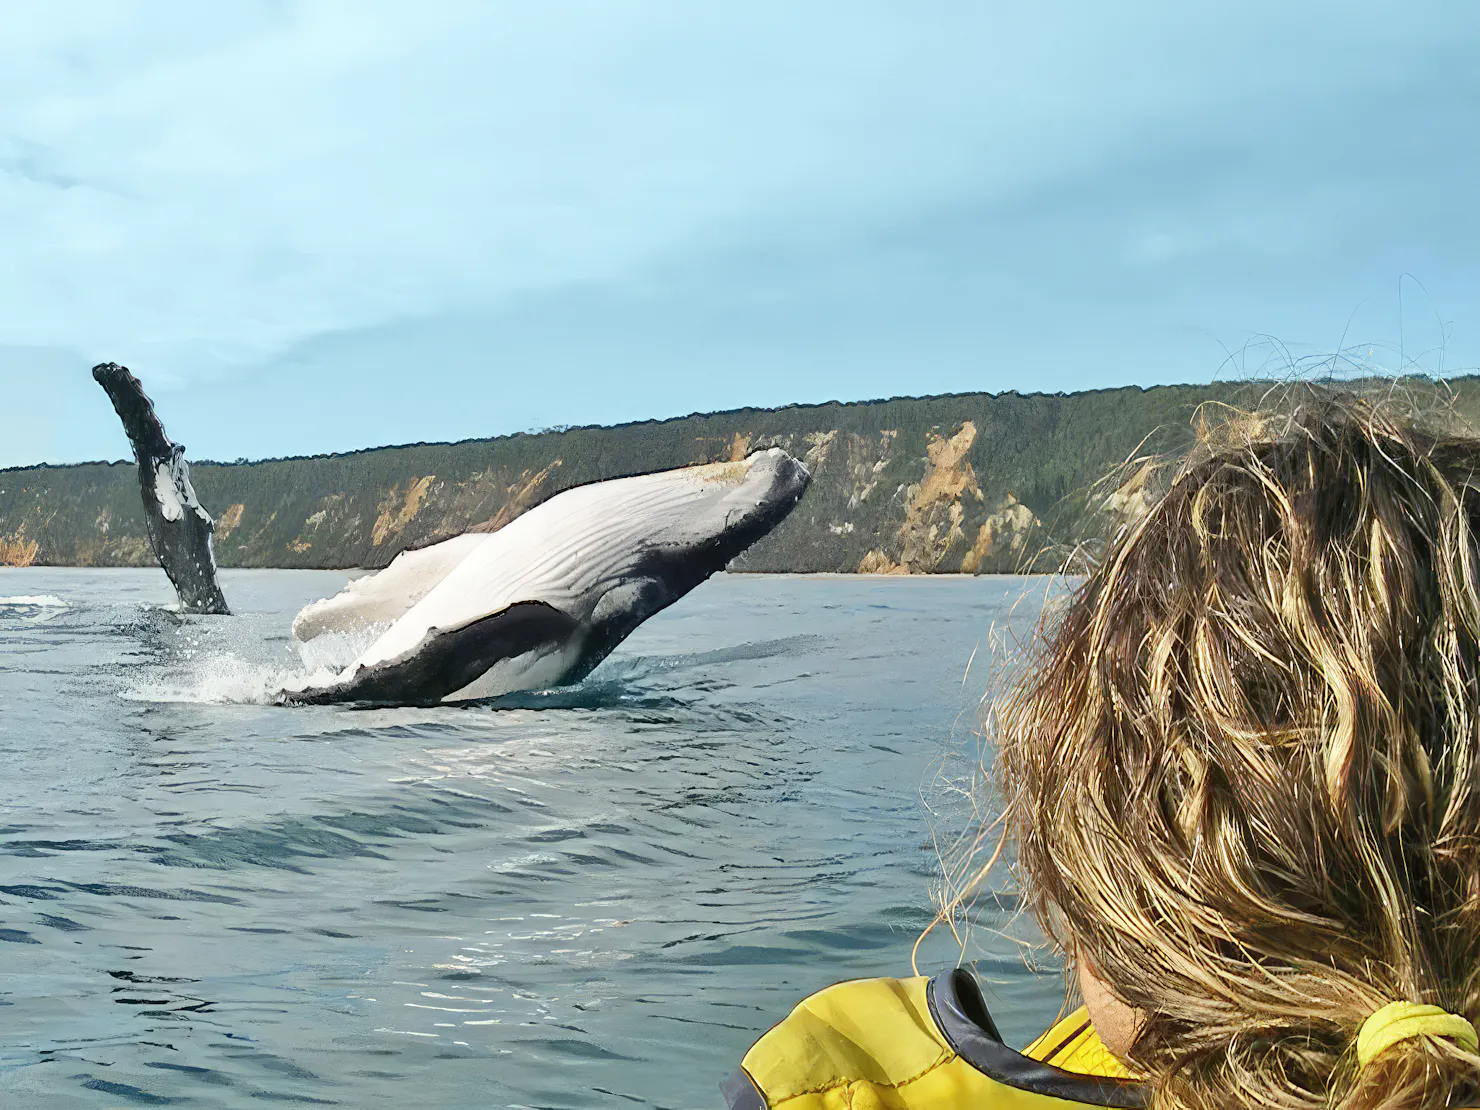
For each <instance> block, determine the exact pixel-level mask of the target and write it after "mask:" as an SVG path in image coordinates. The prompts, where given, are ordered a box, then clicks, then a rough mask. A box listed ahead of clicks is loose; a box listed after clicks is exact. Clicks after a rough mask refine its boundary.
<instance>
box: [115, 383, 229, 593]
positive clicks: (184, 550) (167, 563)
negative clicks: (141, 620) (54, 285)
mask: <svg viewBox="0 0 1480 1110" xmlns="http://www.w3.org/2000/svg"><path fill="white" fill-rule="evenodd" d="M92 375H93V377H94V378H95V379H97V382H98V384H99V385H101V386H102V387H103V388H104V389H105V390H107V392H108V399H109V400H110V401H112V402H113V409H114V411H115V412H117V413H118V418H119V419H120V420H122V421H123V430H124V432H125V433H126V434H127V435H128V441H129V443H130V444H131V445H132V446H133V449H134V459H135V461H137V463H138V465H139V492H140V493H141V494H142V495H143V497H144V523H145V526H146V528H147V529H148V532H149V544H150V546H151V547H153V548H154V557H155V558H156V559H158V560H159V565H160V566H162V567H163V568H164V572H165V574H167V575H169V579H170V582H171V583H173V585H174V587H175V593H177V594H178V595H179V596H180V607H181V608H182V609H184V610H185V612H187V613H229V612H230V611H231V610H230V609H228V608H227V607H226V597H225V595H224V594H222V593H221V586H220V585H219V584H218V583H217V581H216V557H215V554H214V552H213V551H212V550H211V533H212V530H213V529H214V528H215V524H216V522H215V521H214V520H212V519H211V514H210V513H208V512H206V511H205V509H203V508H202V507H201V504H200V501H199V499H197V498H196V496H195V489H194V487H193V486H191V484H190V467H189V466H188V465H187V464H186V462H185V447H184V445H183V444H178V443H171V442H170V437H169V436H167V435H165V434H164V425H163V424H161V423H160V422H159V417H158V416H156V415H155V413H154V403H153V402H152V401H150V400H149V398H148V397H147V396H145V394H144V387H143V386H142V385H141V384H140V383H139V379H138V378H136V377H134V376H133V375H132V374H130V373H129V372H128V369H127V368H126V367H123V366H119V365H118V364H117V363H116V362H104V363H99V364H98V365H97V366H94V367H93V368H92Z"/></svg>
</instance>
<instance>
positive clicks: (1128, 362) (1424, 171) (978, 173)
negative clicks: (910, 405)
mask: <svg viewBox="0 0 1480 1110" xmlns="http://www.w3.org/2000/svg"><path fill="white" fill-rule="evenodd" d="M1477 56H1480V5H1475V4H1473V3H1470V2H1468V0H1454V2H1431V3H1419V2H1415V0H1400V2H1391V3H1389V2H1382V3H1377V2H1370V0H1341V2H1339V3H1324V2H1320V0H1305V2H1302V3H1300V4H1291V3H1289V2H1288V0H1240V2H1238V3H1232V2H1227V3H1225V2H1222V0H1219V2H1212V0H1209V2H1207V3H1202V4H1188V3H1185V2H1184V0H1175V2H1172V0H1123V2H1122V3H1118V4H1106V3H1103V2H1101V0H1057V2H1055V3H1052V4H1047V3H1040V4H1027V3H1022V2H1016V3H1010V4H1009V3H1001V2H998V0H962V2H954V0H936V2H934V3H931V4H928V5H919V4H901V3H897V2H891V3H883V2H875V0H809V2H806V3H798V2H797V0H706V2H705V3H702V4H699V3H693V2H692V0H591V2H586V3H583V2H576V0H541V2H540V3H538V4H530V3H526V2H513V0H466V2H460V0H418V2H416V3H410V2H405V0H398V2H395V3H389V2H387V3H381V2H376V0H352V2H344V3H336V2H331V0H321V2H304V3H294V2H288V0H272V2H266V0H264V2H259V3H236V2H232V0H217V2H214V3H212V4H210V5H201V4H199V3H197V2H195V0H180V2H171V0H153V2H151V3H149V4H147V5H141V4H137V3H133V2H131V0H124V2H119V3H116V4H110V3H106V2H104V0H87V2H83V0H57V2H54V3H50V4H46V5H40V4H36V5H19V6H15V7H13V8H11V9H9V10H7V12H6V16H5V27H4V33H3V34H0V233H3V234H0V243H3V245H4V247H3V249H0V412H3V413H4V414H5V416H6V419H5V420H4V421H3V425H0V426H3V435H0V466H9V465H21V464H28V463H33V462H37V461H49V462H71V461H79V460H84V459H98V458H121V457H123V456H124V455H126V454H127V443H126V441H125V440H124V438H123V434H122V431H121V429H120V428H119V425H118V423H117V421H116V419H115V418H114V416H113V413H112V410H111V408H110V407H109V405H108V402H107V399H106V397H105V396H104V394H103V392H102V390H101V389H99V388H98V387H97V386H96V385H95V384H94V383H93V381H92V379H91V377H90V375H89V374H88V368H89V367H90V366H91V365H92V364H93V363H94V362H98V361H103V360H111V361H117V362H122V363H124V364H126V365H128V366H130V367H131V368H132V369H133V370H134V371H135V373H137V374H138V375H139V377H140V378H141V379H142V380H143V382H144V383H145V386H146V388H147V389H148V391H149V392H150V394H151V395H152V396H153V397H154V400H155V402H156V405H157V407H158V409H159V412H160V415H161V416H162V418H163V419H164V422H165V425H166V427H167V429H168V430H169V431H170V433H171V435H172V436H173V437H174V438H175V439H176V440H177V441H179V442H183V443H185V444H186V445H187V447H188V449H189V451H190V455H191V457H192V458H197V459H200V458H213V459H223V460H230V459H234V458H238V457H247V458H261V457H270V456H280V455H297V454H312V453H318V452H324V451H342V450H353V449H356V448H361V447H368V446H374V445H378V444H384V443H402V442H414V441H418V440H452V439H462V438H469V437H480V436H489V435H498V434H504V433H509V432H516V431H521V430H534V429H540V428H545V427H550V426H557V425H570V424H590V423H616V422H623V421H629V420H638V419H646V418H650V417H668V416H677V415H683V414H686V413H690V412H695V411H712V410H717V409H726V408H735V407H741V406H748V405H755V406H774V405H781V404H788V403H794V402H804V403H810V402H820V401H827V400H833V399H837V400H858V399H867V398H874V397H888V396H898V395H921V394H929V393H941V392H955V391H968V390H970V391H975V390H986V391H990V392H999V391H1004V390H1019V391H1022V392H1030V391H1060V390H1063V391H1071V390H1079V389H1093V388H1101V387H1108V386H1121V385H1131V384H1135V385H1142V386H1147V385H1153V384H1158V383H1165V382H1187V381H1210V380H1212V379H1214V378H1220V377H1221V378H1229V377H1243V376H1249V375H1253V374H1260V373H1270V372H1274V373H1284V372H1285V369H1286V365H1287V363H1288V361H1289V360H1291V359H1296V360H1299V359H1303V358H1312V357H1319V356H1324V355H1328V354H1331V353H1333V352H1337V351H1346V352H1347V353H1348V355H1349V360H1350V361H1355V362H1358V363H1363V364H1366V365H1370V366H1372V367H1375V368H1378V369H1387V370H1397V369H1400V368H1405V367H1406V368H1408V369H1410V370H1417V371H1419V372H1425V373H1449V372H1464V371H1465V370H1469V369H1472V368H1475V367H1480V296H1477V294H1480V249H1477V248H1480V202H1477V198H1480V144H1477V142H1476V138H1475V136H1476V135H1477V134H1480V67H1476V66H1475V65H1474V64H1473V59H1474V58H1475V57H1477Z"/></svg>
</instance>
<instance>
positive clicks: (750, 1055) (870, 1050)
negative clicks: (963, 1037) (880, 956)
mask: <svg viewBox="0 0 1480 1110" xmlns="http://www.w3.org/2000/svg"><path fill="white" fill-rule="evenodd" d="M928 988H929V980H928V979H926V978H925V977H923V976H919V977H916V978H912V979H855V980H853V981H851V982H846V983H838V984H836V985H834V986H831V987H828V988H827V989H825V990H821V991H818V992H817V993H816V994H814V995H812V996H810V997H809V998H806V999H805V1000H803V1001H802V1002H800V1003H798V1004H797V1006H796V1008H795V1009H793V1010H792V1011H791V1013H790V1014H788V1015H787V1016H786V1018H784V1019H783V1020H782V1021H781V1022H779V1023H778V1024H777V1025H776V1026H774V1027H773V1028H772V1029H771V1030H770V1031H769V1032H768V1033H766V1034H765V1035H764V1036H763V1037H761V1039H760V1040H758V1041H757V1042H756V1043H755V1046H754V1047H753V1048H751V1050H750V1051H749V1052H747V1053H746V1054H745V1057H744V1059H743V1060H742V1061H741V1072H739V1073H737V1074H736V1075H735V1076H733V1077H732V1078H731V1080H730V1082H729V1083H728V1084H727V1085H726V1090H725V1093H726V1095H727V1096H729V1097H730V1099H731V1106H732V1107H733V1108H735V1110H761V1108H769V1107H773V1106H778V1105H780V1104H781V1103H783V1102H785V1103H787V1106H788V1110H811V1108H812V1107H817V1108H819V1110H820V1108H822V1107H830V1103H829V1101H828V1100H827V1097H826V1096H827V1094H828V1092H830V1091H835V1090H842V1091H847V1090H848V1088H850V1087H855V1086H857V1085H863V1086H873V1087H884V1088H894V1089H895V1090H898V1089H899V1088H901V1087H904V1086H907V1085H909V1084H910V1083H912V1082H915V1081H918V1080H919V1079H920V1078H922V1077H923V1076H926V1075H928V1074H929V1073H930V1072H931V1071H932V1070H933V1069H936V1068H939V1067H940V1066H942V1065H943V1064H945V1063H946V1062H948V1061H949V1060H950V1059H951V1057H952V1056H953V1053H952V1051H951V1048H950V1046H949V1045H948V1044H946V1042H945V1041H944V1039H943V1038H942V1037H941V1035H940V1033H939V1031H938V1030H937V1028H936V1026H935V1023H934V1022H933V1021H932V1020H930V1004H929V999H928ZM747 1081H748V1082H747ZM747 1086H748V1087H749V1088H750V1091H748V1092H747V1091H745V1090H744V1088H745V1087H747ZM737 1094H740V1095H749V1096H750V1097H749V1101H744V1100H741V1101H736V1095H737ZM796 1100H801V1101H796ZM841 1105H845V1106H846V1105H848V1103H847V1102H844V1103H842V1104H841Z"/></svg>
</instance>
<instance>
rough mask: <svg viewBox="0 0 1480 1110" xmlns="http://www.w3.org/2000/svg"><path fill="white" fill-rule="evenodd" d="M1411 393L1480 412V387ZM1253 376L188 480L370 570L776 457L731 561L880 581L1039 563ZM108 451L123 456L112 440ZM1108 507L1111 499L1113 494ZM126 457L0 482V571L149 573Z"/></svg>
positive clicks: (322, 559)
mask: <svg viewBox="0 0 1480 1110" xmlns="http://www.w3.org/2000/svg"><path fill="white" fill-rule="evenodd" d="M1411 384H1412V388H1414V389H1417V390H1420V391H1429V392H1433V393H1435V394H1438V393H1442V395H1443V396H1442V403H1444V404H1446V405H1448V406H1450V407H1452V408H1454V409H1455V410H1457V411H1458V412H1459V413H1460V414H1461V415H1470V414H1471V413H1480V379H1477V378H1472V377H1467V378H1456V379H1452V380H1451V381H1449V382H1447V383H1441V384H1437V385H1436V384H1435V383H1431V382H1428V381H1426V380H1424V379H1414V380H1411ZM1256 385H1257V383H1214V384H1211V385H1197V386H1160V387H1155V388H1151V389H1140V388H1135V387H1131V388H1125V389H1112V390H1098V391H1094V392H1086V393H1073V394H1029V395H1023V394H1018V393H1002V394H996V395H993V394H987V393H973V394H952V395H945V396H937V397H921V398H900V399H894V400H888V401H869V402H859V403H854V404H840V403H830V404H823V405H796V406H789V407H786V408H782V409H774V410H768V409H739V410H735V411H732V412H722V413H713V414H709V415H694V416H687V417H682V418H678V419H673V420H664V421H649V422H644V423H636V424H626V425H620V426H617V427H609V428H601V427H590V428H571V429H565V430H559V431H550V432H542V433H532V434H519V435H513V436H503V437H499V438H496V439H486V440H469V441H464V442H461V443H452V444H416V445H412V446H403V447H381V448H375V449H373V450H366V451H359V452H355V453H352V454H340V455H326V456H315V457H305V458H292V459H273V460H267V461H262V462H242V463H234V464H218V463H210V462H205V461H195V462H192V465H191V476H192V478H193V479H194V482H195V488H196V490H197V491H198V493H199V495H200V499H201V502H202V503H203V504H204V505H205V506H206V507H207V508H208V509H209V510H210V511H211V512H212V513H213V514H214V515H215V517H216V529H215V548H216V556H217V559H218V561H219V562H220V564H221V565H223V566H243V567H381V566H384V565H385V564H386V563H388V562H389V561H390V560H391V559H392V558H394V557H395V556H396V554H397V553H399V552H400V551H402V550H405V549H406V548H411V547H421V546H425V545H426V544H428V543H432V542H435V541H437V540H440V539H445V538H446V537H448V536H452V535H456V534H458V533H461V532H466V531H470V530H476V531H492V530H494V529H497V528H499V527H501V526H502V525H503V524H505V523H507V522H508V521H510V520H512V519H513V518H514V517H516V516H518V515H519V514H520V513H522V512H524V511H525V510H527V509H529V508H531V507H533V506H534V505H537V504H539V503H540V502H541V501H543V500H545V499H547V498H549V497H551V496H553V495H554V494H556V493H558V492H560V491H561V490H563V489H568V488H570V487H571V486H575V485H581V484H584V483H586V482H592V481H597V480H600V479H604V478H612V477H618V476H622V475H627V474H636V473H642V472H646V471H652V470H661V469H667V468H669V467H677V466H687V465H690V464H694V463H704V462H715V461H721V460H725V459H739V458H743V457H744V456H745V455H746V454H748V453H749V452H751V451H755V450H758V449H761V448H764V447H770V446H780V447H782V448H784V449H785V450H787V451H789V452H791V453H792V454H793V455H795V456H796V457H797V458H800V459H802V460H804V461H805V462H806V464H807V466H808V467H809V468H810V469H811V471H812V475H813V482H812V486H811V488H810V490H809V491H808V492H807V494H806V496H805V497H804V498H803V499H802V502H801V504H799V505H798V506H797V509H796V510H795V512H793V513H792V515H791V516H790V517H788V518H787V520H786V521H784V522H783V523H782V524H781V526H780V527H778V528H777V529H776V530H775V531H774V532H773V533H771V534H770V535H769V536H767V537H766V538H765V539H763V540H762V541H761V542H760V543H758V544H756V546H755V547H754V548H752V549H751V550H750V551H749V552H747V553H746V554H745V555H744V556H742V557H741V558H740V559H739V560H737V561H736V563H735V564H733V569H736V570H749V571H791V572H817V571H834V572H863V573H891V574H922V573H942V572H955V573H961V572H964V573H996V572H1008V573H1011V572H1017V571H1021V570H1025V569H1032V568H1035V567H1044V566H1047V565H1048V564H1049V563H1051V562H1053V558H1054V553H1055V552H1058V551H1061V550H1062V545H1063V544H1064V543H1065V542H1068V541H1069V540H1071V539H1072V538H1073V537H1074V536H1075V534H1076V531H1077V529H1078V526H1079V524H1080V517H1082V515H1083V513H1084V508H1085V505H1086V503H1087V502H1086V499H1087V497H1088V493H1089V490H1090V488H1091V486H1092V485H1093V484H1094V483H1095V482H1096V481H1097V480H1099V479H1100V478H1102V477H1103V476H1104V475H1105V474H1106V473H1107V472H1108V471H1109V470H1110V469H1111V468H1112V467H1114V466H1116V465H1118V464H1120V463H1122V462H1124V461H1125V459H1126V458H1127V457H1128V456H1130V455H1132V454H1134V453H1136V452H1137V450H1138V449H1139V448H1141V446H1142V445H1143V444H1144V445H1145V447H1146V448H1149V449H1152V450H1167V449H1174V448H1175V447H1177V446H1178V445H1179V444H1180V443H1182V442H1184V441H1185V439H1186V438H1187V436H1188V435H1189V429H1190V425H1191V420H1192V418H1193V415H1194V413H1195V411H1196V409H1197V406H1198V405H1200V404H1203V403H1204V402H1209V401H1212V402H1220V401H1221V402H1230V403H1240V402H1241V401H1244V402H1247V400H1248V398H1249V396H1250V393H1251V391H1253V390H1255V389H1256ZM118 440H119V443H118V447H119V449H120V450H121V449H122V447H123V445H124V439H123V435H122V433H121V432H120V433H119V437H118ZM1122 496H1123V495H1122ZM153 561H154V559H153V555H152V553H151V551H150V549H149V543H148V539H147V537H146V533H145V527H144V517H143V512H142V510H141V507H140V504H139V491H138V482H137V479H136V478H135V476H134V464H133V463H132V461H130V462H127V463H122V462H118V463H84V464H80V465H75V466H38V467H29V468H23V469H11V470H4V471H0V565H12V566H15V565H22V566H23V565H30V564H38V565H74V566H144V565H149V564H151V563H153Z"/></svg>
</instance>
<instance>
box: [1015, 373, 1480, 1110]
mask: <svg viewBox="0 0 1480 1110" xmlns="http://www.w3.org/2000/svg"><path fill="white" fill-rule="evenodd" d="M1160 490H1161V492H1160V493H1159V494H1158V495H1157V496H1156V497H1154V498H1153V499H1152V500H1151V501H1150V503H1149V507H1148V508H1147V509H1146V510H1145V511H1144V512H1143V513H1142V514H1141V515H1140V516H1139V518H1138V519H1137V520H1135V521H1134V522H1132V523H1129V524H1127V525H1126V526H1125V528H1124V529H1123V531H1122V532H1121V534H1120V535H1119V536H1118V537H1117V538H1116V539H1115V540H1114V542H1112V543H1111V544H1110V546H1109V548H1108V550H1107V551H1106V553H1105V556H1104V558H1103V559H1102V560H1101V561H1100V563H1099V565H1098V566H1097V568H1096V569H1094V570H1093V572H1092V573H1090V574H1089V576H1088V577H1087V578H1086V579H1085V581H1084V582H1083V584H1082V585H1081V586H1080V587H1079V588H1078V589H1077V591H1076V592H1075V594H1074V596H1073V598H1072V599H1071V601H1070V603H1069V604H1068V606H1067V609H1066V611H1065V612H1064V613H1063V615H1062V618H1061V619H1060V620H1059V621H1058V623H1057V624H1056V625H1055V627H1054V628H1053V629H1052V630H1051V631H1050V632H1049V634H1048V636H1047V638H1046V639H1045V641H1044V644H1043V647H1042V649H1041V652H1042V654H1041V656H1040V657H1039V658H1038V659H1037V660H1036V665H1035V666H1034V667H1032V668H1031V669H1030V670H1029V671H1028V672H1027V674H1026V677H1025V678H1024V679H1023V680H1022V682H1021V683H1020V684H1019V685H1018V686H1017V687H1016V689H1015V690H1013V691H1012V692H1010V693H1009V694H1008V695H1007V696H1006V697H1005V699H1004V700H1003V702H1002V703H1001V704H1000V705H999V706H998V707H997V721H998V724H997V731H998V732H999V741H1000V748H999V750H998V753H997V764H996V767H997V775H998V781H999V785H1000V787H1001V789H1002V790H1003V792H1004V798H1005V800H1006V814H1005V817H1006V823H1007V828H1008V830H1009V832H1010V834H1011V838H1012V839H1013V840H1015V841H1016V845H1017V867H1018V868H1019V871H1020V878H1021V882H1022V885H1023V887H1024V889H1025V891H1026V892H1027V894H1028V898H1029V901H1030V903H1031V905H1032V907H1033V909H1034V911H1035V912H1036V914H1037V916H1038V918H1039V921H1040V923H1041V924H1042V925H1043V927H1044V928H1045V930H1046V931H1047V932H1048V934H1049V935H1050V937H1051V938H1053V939H1054V940H1055V941H1056V942H1057V943H1058V944H1060V945H1062V946H1063V948H1064V949H1065V951H1067V952H1070V953H1074V954H1077V957H1078V958H1080V959H1084V960H1087V961H1088V964H1089V966H1090V967H1092V968H1093V969H1094V970H1095V973H1096V976H1097V977H1098V979H1099V980H1100V981H1101V982H1103V983H1104V984H1105V985H1106V986H1107V987H1108V988H1109V989H1110V991H1111V992H1112V993H1113V994H1114V995H1115V997H1117V998H1118V999H1119V1000H1120V1001H1122V1002H1124V1003H1126V1004H1127V1005H1129V1006H1131V1007H1134V1008H1136V1009H1138V1010H1141V1011H1144V1014H1145V1022H1144V1026H1143V1028H1142V1030H1141V1032H1140V1035H1139V1037H1138V1039H1137V1040H1136V1042H1135V1044H1134V1046H1133V1047H1132V1048H1131V1049H1130V1051H1129V1063H1130V1064H1131V1065H1132V1066H1133V1067H1134V1068H1135V1069H1137V1071H1138V1072H1139V1073H1141V1074H1142V1075H1143V1076H1144V1077H1145V1078H1146V1080H1147V1082H1148V1083H1149V1084H1150V1086H1151V1088H1152V1090H1153V1095H1152V1105H1153V1106H1154V1107H1159V1108H1166V1110H1171V1108H1178V1110H1213V1108H1215V1107H1217V1108H1222V1107H1231V1106H1242V1107H1249V1106H1252V1107H1261V1108H1268V1110H1314V1108H1318V1107H1319V1108H1326V1107H1329V1108H1340V1110H1376V1108H1386V1107H1394V1108H1396V1107H1404V1108H1412V1110H1417V1108H1430V1107H1433V1108H1437V1107H1448V1106H1466V1105H1469V1106H1475V1105H1480V1057H1477V1056H1476V1055H1474V1054H1473V1053H1470V1052H1467V1051H1465V1050H1464V1049H1463V1048H1462V1047H1461V1046H1459V1045H1458V1044H1456V1043H1455V1042H1454V1041H1451V1040H1441V1039H1436V1038H1433V1037H1421V1038H1417V1039H1414V1040H1409V1041H1405V1042H1403V1043H1401V1044H1400V1045H1398V1046H1396V1047H1394V1048H1392V1049H1390V1050H1389V1051H1387V1052H1385V1053H1383V1054H1382V1055H1381V1056H1379V1057H1378V1058H1377V1059H1376V1060H1375V1061H1373V1062H1372V1063H1371V1064H1370V1065H1369V1066H1368V1067H1366V1068H1359V1067H1358V1065H1357V1062H1356V1058H1355V1050H1354V1044H1355V1040H1356V1037H1357V1033H1358V1030H1359V1029H1360V1027H1361V1025H1362V1023H1363V1022H1364V1020H1365V1019H1366V1018H1367V1017H1368V1016H1369V1015H1370V1014H1372V1013H1373V1011H1375V1010H1376V1009H1378V1008H1379V1007H1380V1006H1382V1005H1383V1004H1385V1003H1387V1002H1391V1001H1394V1000H1408V1001H1413V1002H1422V1003H1433V1004H1436V1005H1439V1006H1441V1007H1443V1008H1444V1009H1446V1010H1450V1011H1453V1012H1455V1013H1457V1014H1460V1015H1463V1016H1464V1017H1466V1018H1468V1019H1470V1020H1471V1021H1474V1020H1476V1019H1480V440H1477V439H1476V438H1474V437H1473V436H1472V435H1470V434H1467V433H1465V432H1462V431H1459V430H1456V429H1455V428H1452V427H1449V428H1446V427H1441V426H1439V424H1437V423H1436V422H1435V421H1433V420H1432V419H1426V420H1417V419H1415V418H1413V417H1412V416H1410V415H1403V414H1401V413H1400V412H1399V411H1398V410H1397V409H1396V407H1395V406H1394V405H1392V404H1388V403H1378V402H1372V401H1368V400H1364V399H1362V398H1361V397H1359V396H1356V395H1354V394H1351V393H1348V392H1342V391H1339V390H1336V389H1333V388H1320V387H1314V386H1302V387H1299V388H1297V389H1296V390H1295V391H1294V395H1293V396H1292V397H1291V398H1290V399H1289V403H1288V404H1286V405H1285V406H1284V408H1283V410H1282V412H1281V413H1280V414H1278V415H1270V414H1267V413H1266V414H1264V415H1249V414H1244V413H1236V412H1228V413H1226V414H1224V415H1222V416H1221V417H1220V418H1218V419H1216V420H1211V419H1208V418H1207V414H1204V418H1203V419H1201V420H1200V422H1199V428H1198V436H1197V444H1196V446H1195V447H1194V448H1193V450H1192V451H1191V452H1190V453H1189V454H1188V455H1186V456H1185V457H1184V458H1183V459H1182V460H1181V461H1180V462H1179V463H1177V464H1176V465H1175V466H1174V467H1173V468H1172V469H1171V470H1170V471H1169V472H1168V473H1167V474H1166V477H1165V479H1164V480H1163V482H1162V484H1161V487H1160Z"/></svg>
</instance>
